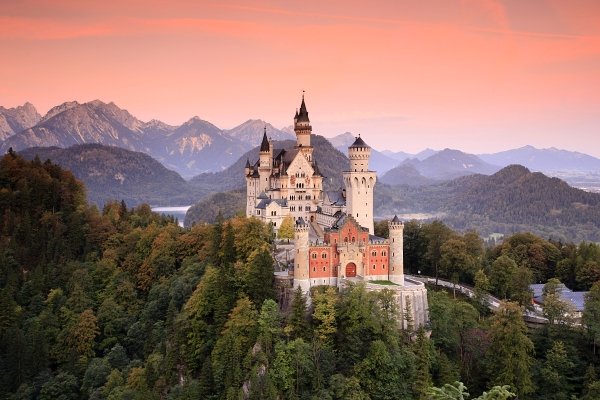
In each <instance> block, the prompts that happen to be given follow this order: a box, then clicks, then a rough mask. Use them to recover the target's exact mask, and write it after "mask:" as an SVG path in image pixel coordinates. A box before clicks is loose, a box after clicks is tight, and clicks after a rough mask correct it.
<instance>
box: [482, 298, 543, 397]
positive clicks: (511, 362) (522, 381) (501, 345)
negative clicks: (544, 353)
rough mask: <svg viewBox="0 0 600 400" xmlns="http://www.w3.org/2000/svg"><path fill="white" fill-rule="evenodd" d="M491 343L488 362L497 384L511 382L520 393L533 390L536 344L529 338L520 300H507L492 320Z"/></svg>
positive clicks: (524, 393)
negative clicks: (532, 374)
mask: <svg viewBox="0 0 600 400" xmlns="http://www.w3.org/2000/svg"><path fill="white" fill-rule="evenodd" d="M490 338H491V344H490V347H489V349H488V354H487V361H488V366H489V369H490V376H491V377H492V382H491V383H492V384H494V385H510V386H511V387H512V388H514V389H515V390H516V391H517V393H518V395H519V396H520V397H521V396H526V395H527V394H529V393H532V392H533V390H534V385H533V382H532V380H531V367H532V365H533V361H534V360H533V343H532V342H531V339H529V337H527V327H526V326H525V322H524V321H523V310H522V309H521V307H519V305H518V304H516V303H511V302H507V303H504V304H503V305H502V306H501V308H500V311H499V312H498V313H497V314H496V315H495V316H494V318H493V319H492V326H491V328H490Z"/></svg>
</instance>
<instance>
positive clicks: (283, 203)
mask: <svg viewBox="0 0 600 400" xmlns="http://www.w3.org/2000/svg"><path fill="white" fill-rule="evenodd" d="M271 203H275V204H278V205H279V206H280V207H287V200H285V199H263V200H261V201H260V202H259V203H258V205H257V206H256V208H258V209H260V210H264V209H266V208H267V206H268V205H269V204H271Z"/></svg>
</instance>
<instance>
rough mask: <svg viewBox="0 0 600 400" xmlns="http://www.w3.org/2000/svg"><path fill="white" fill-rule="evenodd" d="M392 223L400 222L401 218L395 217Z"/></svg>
mask: <svg viewBox="0 0 600 400" xmlns="http://www.w3.org/2000/svg"><path fill="white" fill-rule="evenodd" d="M392 222H400V218H398V216H397V215H394V218H392Z"/></svg>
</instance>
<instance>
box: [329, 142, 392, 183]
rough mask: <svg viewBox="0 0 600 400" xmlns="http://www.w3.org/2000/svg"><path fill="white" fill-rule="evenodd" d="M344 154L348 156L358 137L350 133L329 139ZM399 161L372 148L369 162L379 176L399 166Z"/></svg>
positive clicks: (370, 167)
mask: <svg viewBox="0 0 600 400" xmlns="http://www.w3.org/2000/svg"><path fill="white" fill-rule="evenodd" d="M327 140H329V142H330V143H331V144H332V145H333V147H335V148H336V149H338V150H339V151H340V152H341V153H342V154H348V147H349V146H350V145H352V143H354V141H355V140H356V136H355V135H353V134H352V133H350V132H346V133H342V134H341V135H337V136H334V137H332V138H329V139H327ZM398 163H399V161H398V160H397V159H396V158H394V157H389V156H387V155H385V154H384V153H382V152H380V151H377V150H375V149H373V148H371V159H370V160H369V169H371V170H373V171H376V172H377V174H378V175H381V174H384V173H385V172H386V171H389V170H390V169H392V168H394V167H395V166H396V165H398Z"/></svg>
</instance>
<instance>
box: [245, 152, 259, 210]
mask: <svg viewBox="0 0 600 400" xmlns="http://www.w3.org/2000/svg"><path fill="white" fill-rule="evenodd" d="M244 173H245V174H246V216H247V217H251V216H253V215H254V207H255V206H256V196H258V193H256V191H257V187H256V184H258V182H257V180H256V179H255V178H254V177H253V176H252V175H253V174H254V170H253V168H252V166H251V165H250V160H249V159H248V160H246V166H245V167H244Z"/></svg>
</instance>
